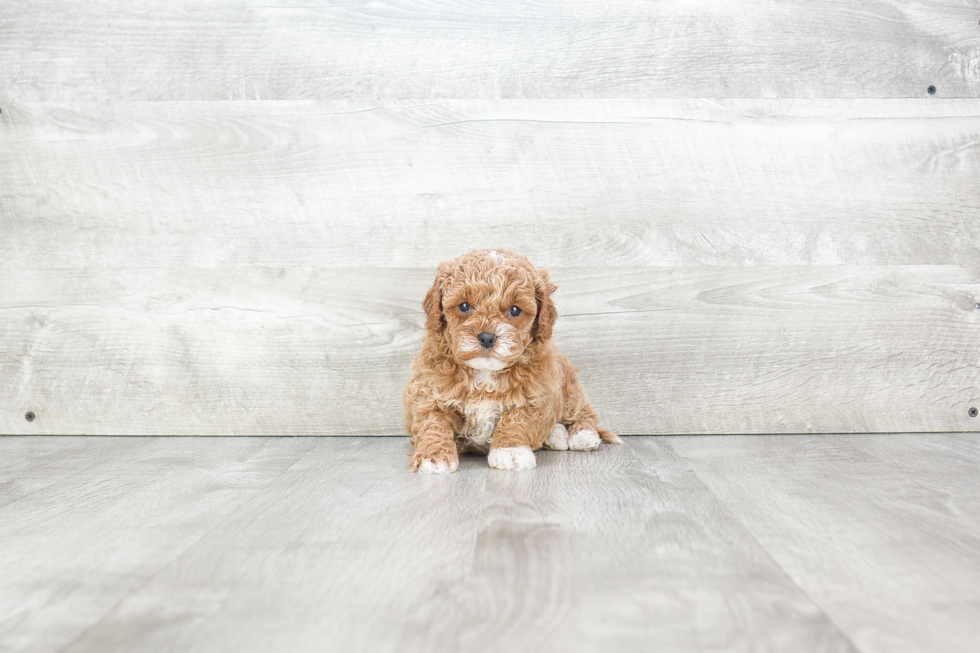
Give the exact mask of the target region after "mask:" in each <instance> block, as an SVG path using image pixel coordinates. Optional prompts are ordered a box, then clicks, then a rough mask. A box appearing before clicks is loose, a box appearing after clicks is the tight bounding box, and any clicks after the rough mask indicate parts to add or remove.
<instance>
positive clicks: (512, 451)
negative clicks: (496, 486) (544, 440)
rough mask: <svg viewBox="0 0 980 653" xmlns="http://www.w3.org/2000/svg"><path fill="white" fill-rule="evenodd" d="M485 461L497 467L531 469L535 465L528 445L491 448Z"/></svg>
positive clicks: (532, 453) (535, 462)
mask: <svg viewBox="0 0 980 653" xmlns="http://www.w3.org/2000/svg"><path fill="white" fill-rule="evenodd" d="M487 462H488V463H490V466H491V467H495V468H497V469H513V470H517V469H533V468H534V467H536V466H537V464H538V463H537V461H536V460H535V459H534V452H533V451H531V448H530V447H501V448H499V449H491V450H490V453H488V454H487Z"/></svg>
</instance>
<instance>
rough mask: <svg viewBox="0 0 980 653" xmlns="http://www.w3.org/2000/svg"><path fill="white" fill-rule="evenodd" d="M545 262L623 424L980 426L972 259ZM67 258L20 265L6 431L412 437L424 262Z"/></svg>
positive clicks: (562, 341) (566, 327)
mask: <svg viewBox="0 0 980 653" xmlns="http://www.w3.org/2000/svg"><path fill="white" fill-rule="evenodd" d="M552 272H553V278H554V279H555V281H556V282H557V283H558V284H559V286H560V287H561V288H560V290H559V292H558V293H557V294H556V296H555V299H556V304H557V307H558V310H559V313H560V317H559V320H558V323H557V326H556V329H555V337H556V341H557V343H558V344H559V347H560V348H561V349H562V350H563V351H564V352H565V353H566V354H567V355H568V356H569V357H570V358H571V360H572V361H573V363H575V364H576V365H578V366H579V367H580V368H581V369H582V372H581V376H582V379H583V382H584V383H585V387H586V390H587V391H588V393H589V395H590V397H591V398H592V400H593V404H594V405H595V407H596V409H597V410H598V411H599V415H600V417H601V419H602V421H603V422H604V423H605V424H608V425H609V427H610V428H612V429H614V430H616V431H618V432H621V433H627V434H636V433H730V432H744V433H759V432H761V433H780V432H781V433H798V432H829V433H833V432H841V431H849V432H850V431H859V432H865V431H868V432H874V431H878V432H889V431H901V430H902V428H903V427H906V428H911V429H913V430H919V431H938V430H943V429H945V430H958V431H969V430H976V429H977V424H978V422H977V418H971V417H970V416H969V414H968V409H969V408H970V407H971V406H976V405H980V387H978V382H977V381H978V374H977V362H976V361H978V360H980V341H978V339H977V338H976V333H977V329H978V327H980V311H978V310H977V309H976V308H975V306H974V301H975V300H974V297H975V296H976V292H977V276H976V273H974V272H973V271H971V270H967V269H964V268H960V267H956V266H896V267H871V268H859V267H841V266H831V267H792V268H770V267H760V268H752V267H748V268H735V269H730V268H723V269H719V268H699V269H687V270H678V269H671V268H600V269H590V268H581V269H580V268H573V269H562V268H556V269H553V270H552ZM62 274H63V273H62V272H61V271H37V270H31V271H25V272H21V273H13V274H8V276H7V279H8V282H9V283H10V286H9V287H10V288H11V289H12V290H11V292H10V293H9V294H7V295H6V296H5V298H4V299H3V300H0V314H2V315H3V316H4V317H5V322H4V323H5V325H6V326H5V333H6V337H5V338H4V339H3V340H2V341H0V354H2V355H0V373H2V376H0V378H2V379H3V382H2V384H3V385H2V386H0V387H3V389H4V391H3V392H2V394H0V432H7V433H34V434H38V433H50V434H64V433H78V432H82V433H88V434H90V435H92V434H116V435H123V434H166V433H168V431H167V430H166V429H168V428H169V429H171V430H170V431H169V433H176V434H182V435H193V434H205V435H207V434H214V435H235V434H239V435H242V434H256V435H285V434H291V435H317V434H321V435H322V434H358V435H371V434H384V435H397V434H401V433H402V432H403V430H402V429H403V425H402V421H403V418H402V409H401V403H400V395H401V391H402V389H403V387H404V385H405V383H407V381H408V376H409V363H410V361H411V358H412V357H413V356H414V355H415V353H416V352H417V351H418V348H419V346H420V343H421V333H422V331H421V324H422V322H423V315H422V312H421V307H420V305H421V297H422V296H423V295H424V293H425V290H426V289H427V287H428V286H429V285H430V284H431V279H432V277H433V272H432V271H431V270H408V269H400V270H384V269H380V270H379V269H354V270H336V269H326V270H324V269H303V268H295V267H294V268H290V269H289V270H282V269H273V270H270V269H266V268H243V269H223V270H222V269H219V270H186V269H180V268H178V269H172V270H159V269H149V270H134V271H130V272H129V273H127V274H125V275H121V274H119V272H118V271H114V270H108V271H107V270H91V269H89V270H85V271H84V273H76V274H75V275H74V277H73V283H72V284H71V285H70V286H66V285H65V284H64V283H63V278H62ZM16 289H20V290H16ZM29 295H30V296H29ZM31 296H34V297H43V298H45V301H44V303H31V302H37V300H36V299H31ZM28 410H30V411H33V412H34V413H35V414H36V415H37V418H36V419H35V420H34V421H33V422H27V421H26V420H25V419H24V414H25V412H26V411H28Z"/></svg>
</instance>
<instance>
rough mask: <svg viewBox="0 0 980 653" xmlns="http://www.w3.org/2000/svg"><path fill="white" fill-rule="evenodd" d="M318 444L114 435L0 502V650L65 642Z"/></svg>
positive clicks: (1, 442)
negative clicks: (99, 453) (99, 449)
mask: <svg viewBox="0 0 980 653" xmlns="http://www.w3.org/2000/svg"><path fill="white" fill-rule="evenodd" d="M56 441H57V442H61V441H62V440H61V439H60V438H59V439H57V440H56ZM65 442H71V440H65ZM133 445H136V446H133ZM314 445H315V442H314V441H312V440H307V439H303V438H295V439H270V438H251V439H246V438H240V439H239V438H236V439H214V440H203V439H202V440H187V439H182V438H164V439H154V440H152V441H145V440H135V441H134V440H129V439H112V441H111V442H109V443H107V446H105V447H104V449H103V451H104V453H105V454H106V456H105V459H104V460H103V461H96V460H94V459H92V458H89V457H84V456H78V457H74V462H75V468H74V471H75V473H74V474H72V475H70V476H68V477H67V478H64V479H61V480H59V481H58V482H56V483H53V484H52V485H49V486H48V487H45V488H43V489H40V490H38V491H36V492H34V493H32V494H29V495H27V496H24V497H22V498H20V499H19V500H16V501H13V502H11V503H9V504H7V505H6V506H3V507H2V508H0V541H2V542H3V545H2V546H0V578H2V579H3V582H2V583H0V650H3V651H4V652H5V653H6V652H7V651H56V650H61V649H63V648H64V647H65V646H66V645H68V644H69V643H70V642H71V641H72V640H74V639H75V638H77V637H78V636H79V635H81V634H82V633H84V632H85V631H86V630H87V629H88V628H90V627H92V626H93V625H94V624H95V623H97V622H98V621H99V620H100V619H102V618H103V617H104V615H105V614H106V612H107V611H109V610H111V609H112V607H113V606H114V605H116V604H117V603H118V602H119V601H120V600H121V599H122V598H124V597H125V596H128V595H129V594H131V593H132V592H133V591H134V590H136V589H137V588H139V587H140V586H142V585H143V584H145V583H146V582H147V581H148V580H149V579H150V578H152V577H153V576H154V575H156V574H157V573H159V572H160V570H161V569H163V568H164V567H165V566H167V565H168V564H170V563H171V562H172V561H173V560H174V559H176V558H178V557H180V556H181V555H182V554H184V553H185V552H186V551H187V550H188V549H189V548H190V547H191V546H192V545H193V544H194V543H195V542H197V541H199V540H200V539H201V538H202V537H203V536H205V534H206V533H208V532H209V531H211V530H212V529H213V528H214V527H215V526H216V525H217V524H219V523H220V522H222V521H223V520H225V519H227V518H228V517H229V516H230V515H231V514H233V513H234V512H235V511H236V510H238V509H239V508H240V507H242V506H243V505H245V504H246V503H247V502H248V501H249V500H250V499H251V498H252V497H254V496H255V494H256V493H257V492H258V491H259V490H260V489H261V488H263V487H265V486H266V485H268V484H269V483H270V482H272V481H273V480H274V479H275V478H276V477H277V476H278V475H279V474H281V473H282V472H283V471H284V470H285V469H287V468H288V467H289V466H290V465H292V464H293V463H294V462H296V461H297V460H298V459H299V458H301V457H302V456H303V455H304V454H305V453H306V452H307V451H309V450H310V449H311V448H312V447H313V446H314ZM15 447H18V443H17V442H16V441H13V442H11V441H9V440H8V439H6V438H0V451H3V452H4V454H10V453H13V452H15V451H16V450H17V449H16V448H15ZM113 454H115V455H113ZM46 473H47V472H46V471H45V470H43V469H42V470H39V471H38V472H36V474H37V476H41V477H44V476H45V475H46ZM25 476H26V477H27V478H30V477H31V474H26V475H25Z"/></svg>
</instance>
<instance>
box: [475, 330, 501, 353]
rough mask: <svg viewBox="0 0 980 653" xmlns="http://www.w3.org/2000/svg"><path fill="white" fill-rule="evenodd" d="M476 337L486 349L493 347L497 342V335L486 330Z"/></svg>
mask: <svg viewBox="0 0 980 653" xmlns="http://www.w3.org/2000/svg"><path fill="white" fill-rule="evenodd" d="M476 339H477V340H479V341H480V344H481V345H483V348H484V349H492V348H493V345H494V343H495V342H497V336H495V335H494V334H492V333H487V332H486V331H484V332H483V333H481V334H480V335H478V336H477V337H476Z"/></svg>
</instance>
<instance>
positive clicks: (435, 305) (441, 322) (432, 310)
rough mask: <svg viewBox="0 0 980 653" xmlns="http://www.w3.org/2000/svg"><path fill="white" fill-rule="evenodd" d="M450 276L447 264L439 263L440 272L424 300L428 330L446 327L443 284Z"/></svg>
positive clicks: (439, 329)
mask: <svg viewBox="0 0 980 653" xmlns="http://www.w3.org/2000/svg"><path fill="white" fill-rule="evenodd" d="M448 276H449V271H448V269H447V268H446V264H445V263H443V264H441V265H439V274H437V275H436V280H435V281H434V282H433V283H432V287H431V288H429V292H427V293H426V294H425V299H423V300H422V310H423V311H425V328H426V330H427V331H433V332H437V331H442V330H443V329H444V328H445V327H446V319H445V318H444V317H443V315H442V284H443V283H445V281H446V278H447V277H448Z"/></svg>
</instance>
